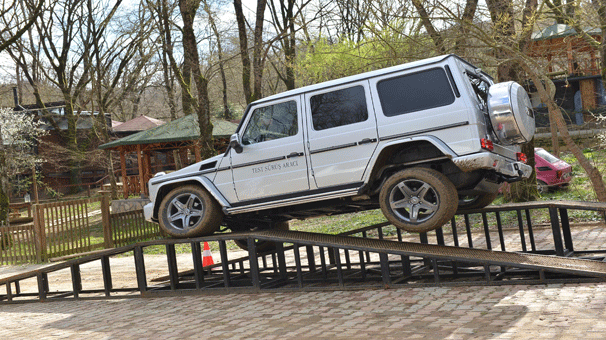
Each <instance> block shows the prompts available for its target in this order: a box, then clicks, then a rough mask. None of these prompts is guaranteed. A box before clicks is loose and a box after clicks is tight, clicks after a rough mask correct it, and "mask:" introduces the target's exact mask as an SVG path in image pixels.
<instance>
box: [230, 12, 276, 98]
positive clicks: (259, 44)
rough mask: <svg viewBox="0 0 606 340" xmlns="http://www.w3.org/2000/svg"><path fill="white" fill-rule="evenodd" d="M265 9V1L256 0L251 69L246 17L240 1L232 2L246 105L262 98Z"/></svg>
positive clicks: (264, 56)
mask: <svg viewBox="0 0 606 340" xmlns="http://www.w3.org/2000/svg"><path fill="white" fill-rule="evenodd" d="M266 8H267V0H257V8H256V12H255V26H254V30H253V48H252V52H253V58H252V68H251V60H250V55H249V53H250V51H249V48H248V33H247V32H248V30H247V22H246V17H245V16H244V10H243V8H242V1H241V0H234V9H235V14H236V22H237V23H238V36H239V39H240V58H241V60H242V86H243V88H244V97H245V100H246V103H250V102H253V101H255V100H257V99H260V98H262V97H263V95H262V84H263V69H264V67H265V60H266V57H267V51H268V50H269V49H268V48H265V47H266V46H265V45H264V43H263V23H264V17H265V9H266ZM251 70H252V84H251ZM251 85H252V88H251Z"/></svg>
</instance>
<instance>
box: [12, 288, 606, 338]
mask: <svg viewBox="0 0 606 340" xmlns="http://www.w3.org/2000/svg"><path fill="white" fill-rule="evenodd" d="M605 307H606V284H572V285H547V286H507V287H453V288H450V287H449V288H439V287H438V288H406V289H394V290H372V291H357V292H356V291H347V292H303V293H301V292H299V293H262V294H250V295H249V294H244V295H242V294H238V295H235V294H233V295H222V296H189V297H170V298H154V299H143V298H136V299H123V300H101V301H75V302H49V303H30V304H23V305H2V306H0V325H1V326H0V327H1V328H0V339H83V338H86V339H167V338H178V339H200V338H204V339H268V340H269V339H329V338H330V339H604V337H605V336H606V315H605V314H606V308H605Z"/></svg>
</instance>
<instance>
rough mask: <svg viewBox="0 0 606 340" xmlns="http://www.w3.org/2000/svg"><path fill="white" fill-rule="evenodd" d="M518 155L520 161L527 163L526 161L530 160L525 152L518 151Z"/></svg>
mask: <svg viewBox="0 0 606 340" xmlns="http://www.w3.org/2000/svg"><path fill="white" fill-rule="evenodd" d="M516 157H517V158H518V161H520V162H522V163H524V164H526V162H528V157H526V154H525V153H523V152H518V153H516Z"/></svg>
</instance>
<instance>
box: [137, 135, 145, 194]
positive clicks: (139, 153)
mask: <svg viewBox="0 0 606 340" xmlns="http://www.w3.org/2000/svg"><path fill="white" fill-rule="evenodd" d="M144 164H145V163H144V160H143V152H142V151H141V144H138V145H137V165H138V166H139V194H141V193H144V192H145V187H144V186H145V166H144Z"/></svg>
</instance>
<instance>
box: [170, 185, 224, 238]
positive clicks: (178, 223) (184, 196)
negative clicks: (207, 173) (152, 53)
mask: <svg viewBox="0 0 606 340" xmlns="http://www.w3.org/2000/svg"><path fill="white" fill-rule="evenodd" d="M222 219H223V212H222V211H221V207H220V206H219V204H218V203H217V201H215V200H214V199H213V198H212V197H211V196H210V194H209V193H208V192H207V191H206V190H204V189H203V188H201V187H199V186H197V185H186V186H182V187H178V188H176V189H173V190H172V191H171V192H169V193H168V195H166V196H165V197H164V199H163V200H162V203H161V204H160V210H159V212H158V220H159V222H160V227H161V228H162V230H164V231H165V232H166V233H167V234H168V235H170V236H173V237H177V238H187V237H196V236H205V235H211V234H212V233H214V232H215V231H217V230H218V229H219V227H220V225H221V220H222Z"/></svg>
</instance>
